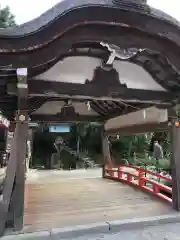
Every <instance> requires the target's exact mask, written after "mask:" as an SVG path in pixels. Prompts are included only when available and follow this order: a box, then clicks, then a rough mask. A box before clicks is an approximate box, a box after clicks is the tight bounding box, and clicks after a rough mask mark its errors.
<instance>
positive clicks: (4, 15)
mask: <svg viewBox="0 0 180 240" xmlns="http://www.w3.org/2000/svg"><path fill="white" fill-rule="evenodd" d="M14 25H15V19H14V15H13V14H12V13H11V11H10V8H9V7H5V8H1V6H0V28H7V27H11V26H14Z"/></svg>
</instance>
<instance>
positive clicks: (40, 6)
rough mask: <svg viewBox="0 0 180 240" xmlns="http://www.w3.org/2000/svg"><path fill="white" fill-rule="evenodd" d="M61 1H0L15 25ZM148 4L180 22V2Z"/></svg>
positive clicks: (151, 0)
mask: <svg viewBox="0 0 180 240" xmlns="http://www.w3.org/2000/svg"><path fill="white" fill-rule="evenodd" d="M60 1H61V0H0V5H1V7H5V6H7V5H8V6H9V7H10V9H11V12H12V13H13V14H14V15H15V19H16V22H17V24H21V23H24V22H27V21H30V20H32V19H34V18H36V17H38V16H39V15H41V14H42V13H44V12H45V11H47V10H48V9H49V8H51V7H53V6H54V5H55V4H57V3H58V2H60ZM148 4H149V5H151V6H153V7H155V8H158V9H160V10H162V11H164V12H166V13H168V14H170V15H171V16H173V17H175V18H176V19H178V20H179V21H180V10H179V9H180V0H148Z"/></svg>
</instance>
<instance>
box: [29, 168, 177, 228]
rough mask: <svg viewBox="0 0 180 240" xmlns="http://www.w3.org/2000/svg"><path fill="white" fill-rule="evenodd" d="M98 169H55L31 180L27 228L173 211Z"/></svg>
mask: <svg viewBox="0 0 180 240" xmlns="http://www.w3.org/2000/svg"><path fill="white" fill-rule="evenodd" d="M78 171H79V170H78ZM93 171H94V172H93ZM95 171H97V170H88V171H87V174H86V172H85V171H84V170H83V171H79V174H82V176H80V175H79V174H77V172H76V171H74V172H66V173H63V172H62V173H60V172H59V173H57V172H56V173H55V172H53V171H52V172H50V173H49V175H48V174H47V173H46V175H44V178H41V179H39V180H38V179H36V180H33V181H32V179H31V180H29V181H28V182H27V184H26V191H25V215H24V231H32V230H33V231H34V230H47V229H52V228H60V227H67V226H75V225H82V224H89V223H95V222H106V221H110V220H119V219H130V218H134V217H148V216H156V215H161V214H168V213H171V212H173V210H172V208H171V206H170V205H168V204H166V203H163V202H160V201H159V200H158V199H156V198H154V197H151V196H149V195H146V194H145V193H143V192H141V191H139V190H137V189H134V188H131V187H129V186H127V185H124V184H121V183H119V182H113V181H111V180H106V179H102V178H100V177H98V175H99V173H100V171H99V170H98V171H99V173H98V172H96V173H95ZM38 174H39V175H43V174H45V173H43V172H39V173H38ZM91 175H92V177H94V178H91V177H90V176H91ZM47 176H48V177H47ZM62 176H63V177H62ZM87 176H88V177H87ZM42 182H43V183H42Z"/></svg>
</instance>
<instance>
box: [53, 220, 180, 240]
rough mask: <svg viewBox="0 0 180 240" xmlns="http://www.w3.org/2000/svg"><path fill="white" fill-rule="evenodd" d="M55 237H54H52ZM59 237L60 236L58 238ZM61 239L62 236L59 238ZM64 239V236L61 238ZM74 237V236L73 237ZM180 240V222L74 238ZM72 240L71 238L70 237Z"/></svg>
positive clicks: (95, 239) (75, 239)
mask: <svg viewBox="0 0 180 240" xmlns="http://www.w3.org/2000/svg"><path fill="white" fill-rule="evenodd" d="M52 239H53V238H52ZM56 239H58V237H57V238H56ZM59 239H60V238H59ZM61 239H62V238H61ZM71 239H72V238H71ZM85 239H88V240H180V223H176V224H166V225H159V226H155V227H146V228H142V229H136V230H131V229H129V230H126V231H125V230H123V231H121V232H119V233H112V234H97V235H94V236H92V235H86V236H82V237H77V238H73V239H72V240H85ZM68 240H70V239H68Z"/></svg>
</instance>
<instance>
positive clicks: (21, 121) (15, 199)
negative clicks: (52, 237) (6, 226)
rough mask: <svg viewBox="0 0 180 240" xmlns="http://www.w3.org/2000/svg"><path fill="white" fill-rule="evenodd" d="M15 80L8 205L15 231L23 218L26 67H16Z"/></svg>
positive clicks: (20, 225)
mask: <svg viewBox="0 0 180 240" xmlns="http://www.w3.org/2000/svg"><path fill="white" fill-rule="evenodd" d="M17 80H18V84H17V88H18V111H17V114H16V126H17V147H18V150H17V151H16V158H17V161H16V163H17V164H16V177H15V182H14V190H13V194H12V201H11V206H10V207H11V208H12V213H13V225H14V230H16V231H17V230H21V229H22V228H23V218H24V190H25V164H26V151H27V137H28V121H29V116H28V84H27V69H26V68H23V69H22V68H21V69H17ZM17 203H18V204H17Z"/></svg>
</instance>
